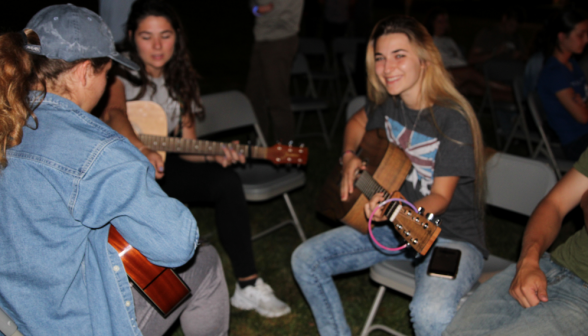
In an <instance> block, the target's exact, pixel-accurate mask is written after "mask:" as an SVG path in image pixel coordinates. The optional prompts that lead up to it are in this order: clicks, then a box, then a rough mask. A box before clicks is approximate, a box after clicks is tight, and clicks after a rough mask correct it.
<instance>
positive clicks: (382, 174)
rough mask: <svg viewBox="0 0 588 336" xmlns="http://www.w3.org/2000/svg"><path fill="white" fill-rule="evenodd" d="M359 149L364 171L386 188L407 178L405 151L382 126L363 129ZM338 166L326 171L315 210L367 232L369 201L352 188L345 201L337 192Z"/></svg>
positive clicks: (390, 188) (408, 162) (339, 169)
mask: <svg viewBox="0 0 588 336" xmlns="http://www.w3.org/2000/svg"><path fill="white" fill-rule="evenodd" d="M359 147H360V150H359V151H358V156H359V158H361V159H362V161H364V162H365V163H366V170H365V172H367V173H369V174H370V175H372V176H373V177H374V179H375V180H376V181H378V183H379V184H380V185H381V186H382V187H384V188H385V189H386V190H389V191H395V190H398V189H400V186H401V185H402V183H403V182H404V180H405V179H406V175H407V174H408V172H409V171H410V168H411V163H410V160H409V159H408V158H407V157H406V155H405V154H404V151H403V150H402V149H400V148H398V147H396V146H394V145H393V144H391V143H390V142H389V141H388V138H387V137H386V132H385V131H384V130H383V129H376V130H372V131H368V132H366V134H365V136H364V137H363V139H362V142H361V144H360V146H359ZM340 183H341V167H340V166H337V167H335V168H334V169H333V170H332V172H331V173H330V174H329V176H328V178H327V181H326V182H325V185H324V186H323V189H322V190H321V194H320V196H319V204H318V210H319V212H321V213H322V214H324V215H325V216H327V217H329V218H331V219H335V220H340V221H342V222H343V223H345V224H347V225H350V226H352V227H353V228H355V229H357V230H358V231H360V232H362V233H367V223H368V222H367V219H366V218H365V214H364V211H363V208H364V206H365V204H366V203H367V202H368V201H369V200H368V198H367V197H366V196H365V195H364V194H363V193H362V192H361V190H359V188H354V189H353V193H352V194H350V195H349V198H348V199H347V201H345V202H342V201H341V196H340V194H341V193H340V187H339V185H340Z"/></svg>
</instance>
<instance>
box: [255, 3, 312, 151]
mask: <svg viewBox="0 0 588 336" xmlns="http://www.w3.org/2000/svg"><path fill="white" fill-rule="evenodd" d="M303 6H304V1H303V0H273V1H267V0H252V1H251V2H250V7H251V11H252V13H253V15H255V27H254V28H253V35H254V37H255V43H254V44H253V50H252V51H251V61H250V66H249V76H248V77H247V87H246V89H245V93H246V94H247V97H249V100H250V101H251V105H253V109H254V110H255V114H256V116H257V121H258V122H259V126H260V127H261V131H262V132H263V135H264V136H265V137H266V140H268V141H270V142H271V140H276V141H281V142H282V143H287V142H288V141H291V140H293V139H294V132H295V125H294V113H293V112H292V109H291V108H290V71H291V69H292V62H293V61H294V56H295V55H296V51H297V50H298V30H299V29H300V18H301V16H302V9H303Z"/></svg>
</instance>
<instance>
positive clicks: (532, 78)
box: [523, 51, 544, 97]
mask: <svg viewBox="0 0 588 336" xmlns="http://www.w3.org/2000/svg"><path fill="white" fill-rule="evenodd" d="M543 60H544V56H543V53H542V52H540V51H538V52H536V53H534V54H533V55H531V57H529V59H528V60H527V64H526V65H525V77H524V78H525V79H524V84H523V95H524V96H525V97H526V96H528V95H529V93H531V92H533V91H535V88H536V87H537V82H538V81H539V74H540V73H541V69H543Z"/></svg>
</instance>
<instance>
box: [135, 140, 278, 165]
mask: <svg viewBox="0 0 588 336" xmlns="http://www.w3.org/2000/svg"><path fill="white" fill-rule="evenodd" d="M139 138H140V139H141V141H142V142H143V143H144V144H145V146H147V147H149V148H150V149H153V150H156V151H165V152H169V153H186V154H199V155H225V152H224V151H223V146H224V147H226V148H229V149H234V150H235V151H236V152H237V153H240V154H243V155H245V156H246V157H248V158H253V159H266V158H267V148H265V147H259V146H249V145H241V144H234V143H224V142H215V141H208V140H192V139H182V138H174V137H163V136H157V135H147V134H141V135H139Z"/></svg>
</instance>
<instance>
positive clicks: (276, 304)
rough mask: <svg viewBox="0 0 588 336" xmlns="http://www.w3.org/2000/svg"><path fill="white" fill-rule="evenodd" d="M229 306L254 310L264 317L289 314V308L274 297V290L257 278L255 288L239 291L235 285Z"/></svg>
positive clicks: (250, 287) (238, 287) (248, 287)
mask: <svg viewBox="0 0 588 336" xmlns="http://www.w3.org/2000/svg"><path fill="white" fill-rule="evenodd" d="M231 305H232V306H233V307H235V308H239V309H244V310H251V309H255V310H256V311H257V312H258V313H259V314H261V315H262V316H265V317H280V316H282V315H286V314H289V313H290V307H289V306H288V305H287V304H286V303H284V302H283V301H280V300H279V299H278V298H277V297H276V296H275V295H274V290H273V289H272V288H271V287H270V286H269V285H268V284H266V283H265V282H263V280H262V279H261V278H257V280H256V281H255V286H247V287H245V289H241V287H240V286H239V284H238V283H237V285H236V286H235V294H233V297H232V298H231Z"/></svg>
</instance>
